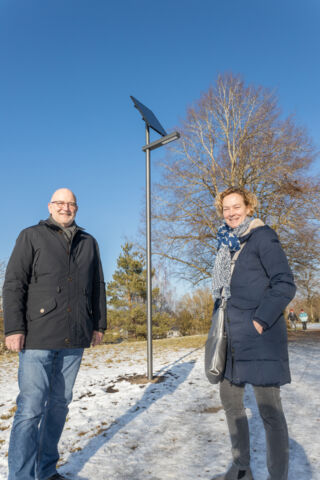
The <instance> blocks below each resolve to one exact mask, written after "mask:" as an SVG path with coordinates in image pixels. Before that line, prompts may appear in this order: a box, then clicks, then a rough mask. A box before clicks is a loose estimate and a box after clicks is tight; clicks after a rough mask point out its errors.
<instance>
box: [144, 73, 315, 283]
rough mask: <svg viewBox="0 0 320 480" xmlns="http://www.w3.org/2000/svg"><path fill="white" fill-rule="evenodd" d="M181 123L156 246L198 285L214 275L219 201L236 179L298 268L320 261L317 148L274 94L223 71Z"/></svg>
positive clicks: (162, 187) (157, 201) (162, 189)
mask: <svg viewBox="0 0 320 480" xmlns="http://www.w3.org/2000/svg"><path fill="white" fill-rule="evenodd" d="M178 128H179V127H178ZM179 130H180V131H181V133H182V136H181V140H180V141H179V142H175V144H174V147H173V148H171V149H170V152H169V154H168V156H167V158H166V160H165V161H164V162H163V165H162V170H163V172H164V174H163V178H162V180H161V182H160V184H159V185H158V186H157V188H156V194H155V198H154V200H153V205H154V209H153V219H154V227H153V232H154V233H153V235H154V239H155V241H154V247H153V248H154V252H155V253H158V254H159V255H161V256H162V257H164V258H167V259H169V260H171V261H173V262H175V264H176V271H177V273H178V274H179V275H180V276H181V277H182V278H184V279H188V280H191V281H192V282H193V283H194V284H197V283H198V282H201V281H203V280H205V279H208V278H209V277H210V276H211V270H212V265H213V261H214V257H215V253H216V242H215V236H216V231H217V228H218V226H219V224H220V223H221V221H220V220H219V219H218V218H217V215H216V212H215V208H214V205H213V204H214V200H215V197H216V195H217V194H218V193H219V192H220V191H222V190H223V189H225V188H227V187H229V186H235V185H236V186H241V187H245V188H247V189H249V190H250V191H252V192H254V193H255V194H256V195H257V197H258V199H259V209H258V212H257V216H258V217H260V218H261V219H262V220H263V221H265V222H266V223H268V224H269V225H270V226H271V227H273V228H274V229H275V230H276V231H277V233H278V234H279V236H280V239H281V242H282V244H283V246H284V248H285V249H286V251H287V254H288V256H289V258H290V261H291V264H292V266H293V268H294V270H299V269H300V270H303V269H305V268H311V267H312V264H313V263H314V262H318V260H319V253H318V249H317V248H316V244H317V243H318V244H319V233H318V228H317V227H318V225H317V223H318V222H319V219H320V213H319V203H320V189H319V180H317V179H315V178H313V177H311V175H310V172H309V168H310V166H311V165H312V163H313V162H314V160H315V150H314V147H313V145H312V142H311V140H310V139H309V138H308V135H307V133H306V132H305V130H304V129H303V128H301V127H299V126H297V125H296V124H295V123H294V120H293V118H291V117H290V118H285V119H283V118H282V116H281V112H280V110H279V107H278V101H277V98H276V96H275V95H274V93H272V92H270V91H269V90H268V89H265V88H263V87H254V86H245V84H244V82H243V81H242V80H241V78H239V77H236V76H233V75H232V74H228V75H224V76H220V77H219V78H218V80H217V83H216V85H215V86H213V87H211V88H209V90H208V91H207V92H206V93H204V94H203V95H202V97H201V98H200V100H199V101H198V102H197V103H196V104H195V105H194V106H193V107H191V108H189V109H188V112H187V116H186V119H185V121H184V122H183V124H182V126H181V128H179ZM310 238H312V239H313V242H310Z"/></svg>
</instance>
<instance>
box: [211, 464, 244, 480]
mask: <svg viewBox="0 0 320 480" xmlns="http://www.w3.org/2000/svg"><path fill="white" fill-rule="evenodd" d="M212 480H253V476H252V472H251V468H250V467H247V468H246V469H245V470H244V469H243V467H238V466H237V465H235V464H234V463H233V464H232V465H231V467H230V468H229V470H228V471H227V472H225V473H223V474H222V475H218V476H217V477H212Z"/></svg>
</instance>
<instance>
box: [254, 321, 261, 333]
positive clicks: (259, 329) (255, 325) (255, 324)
mask: <svg viewBox="0 0 320 480" xmlns="http://www.w3.org/2000/svg"><path fill="white" fill-rule="evenodd" d="M253 325H254V327H255V329H256V330H257V332H258V333H260V335H261V334H262V332H263V326H262V325H260V323H258V322H256V321H255V320H253Z"/></svg>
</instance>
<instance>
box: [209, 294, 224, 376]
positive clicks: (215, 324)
mask: <svg viewBox="0 0 320 480" xmlns="http://www.w3.org/2000/svg"><path fill="white" fill-rule="evenodd" d="M225 313H226V300H225V299H224V298H223V299H222V301H221V305H220V306H219V308H217V310H216V311H215V312H214V314H213V317H212V324H211V328H210V331H209V334H208V339H207V341H206V346H205V354H204V369H205V373H206V375H207V378H208V380H209V382H210V383H213V384H215V383H219V382H220V380H221V379H222V377H223V374H224V370H225V367H226V359H227V343H228V339H227V334H226V332H225V328H224V322H225Z"/></svg>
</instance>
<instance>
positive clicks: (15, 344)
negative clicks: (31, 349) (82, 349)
mask: <svg viewBox="0 0 320 480" xmlns="http://www.w3.org/2000/svg"><path fill="white" fill-rule="evenodd" d="M25 338H26V336H25V335H24V334H23V333H15V334H13V335H9V336H8V337H6V347H7V349H8V350H11V351H12V352H21V350H22V349H23V347H24V341H25Z"/></svg>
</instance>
